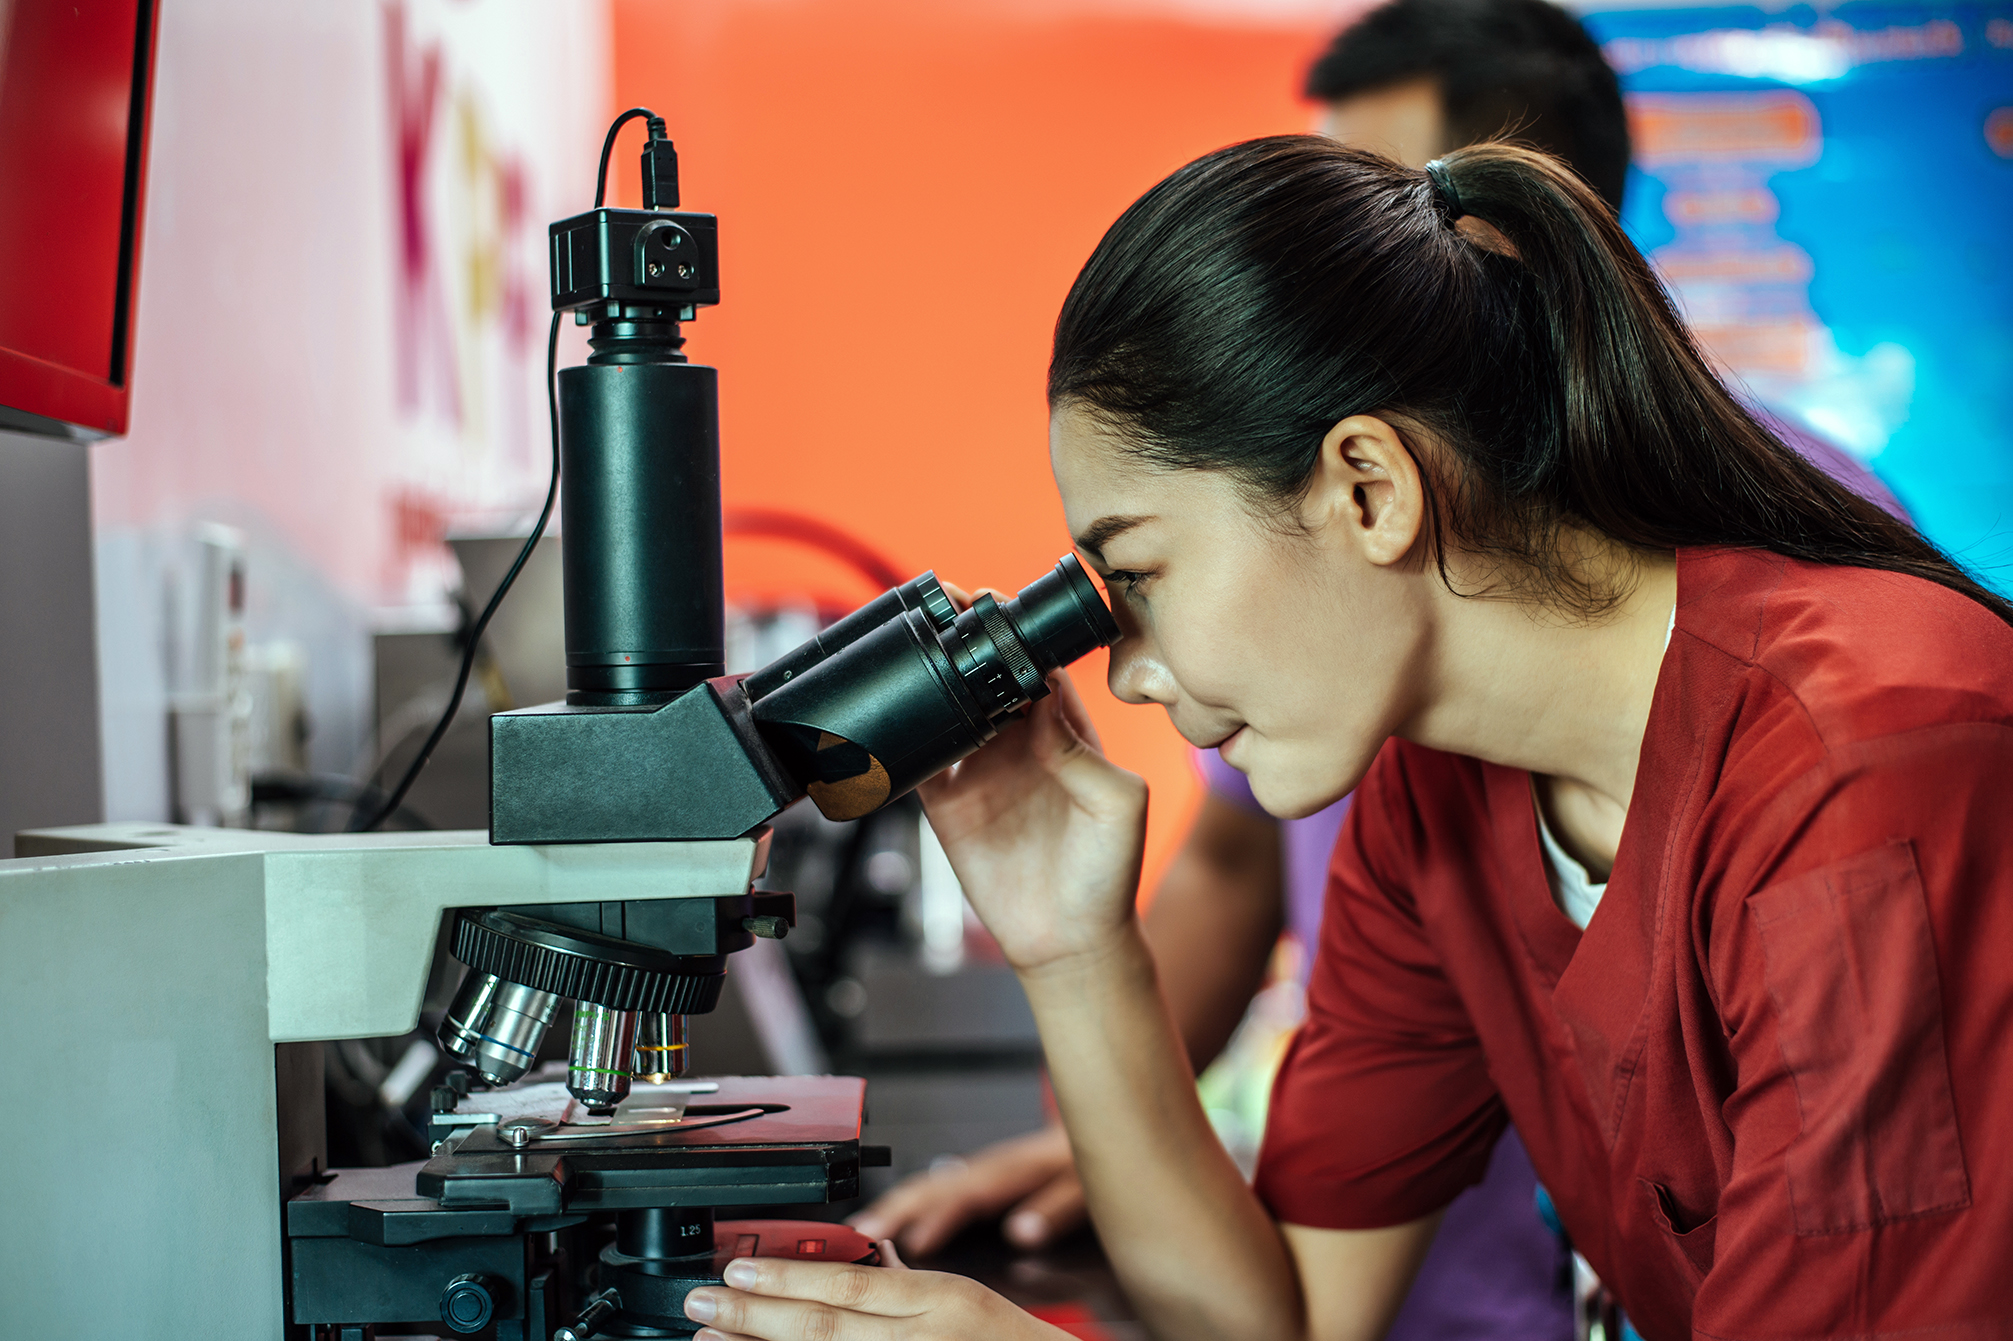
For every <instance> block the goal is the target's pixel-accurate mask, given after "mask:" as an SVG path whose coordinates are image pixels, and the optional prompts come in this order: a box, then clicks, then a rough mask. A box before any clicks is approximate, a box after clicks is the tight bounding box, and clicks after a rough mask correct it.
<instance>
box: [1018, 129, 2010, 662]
mask: <svg viewBox="0 0 2013 1341" xmlns="http://www.w3.org/2000/svg"><path fill="white" fill-rule="evenodd" d="M1438 167H1439V170H1440V171H1441V173H1442V175H1443V178H1444V180H1445V181H1446V182H1447V183H1448V185H1449V186H1451V187H1452V194H1453V195H1454V196H1457V197H1458V200H1459V206H1458V208H1459V210H1460V211H1462V212H1464V213H1465V214H1467V215H1469V216H1472V217H1474V218H1475V219H1479V220H1481V221H1483V222H1484V223H1486V224H1488V225H1490V226H1491V228H1490V229H1480V228H1475V227H1474V226H1473V225H1468V226H1465V227H1457V226H1456V223H1455V219H1454V217H1453V215H1454V213H1455V210H1454V208H1452V207H1451V201H1450V200H1449V196H1448V193H1447V192H1446V191H1442V190H1438V189H1436V187H1435V186H1434V184H1433V183H1432V181H1431V180H1430V179H1429V178H1428V177H1427V175H1426V174H1425V173H1422V172H1415V171H1412V170H1411V169H1408V168H1403V167H1399V166H1398V165H1396V164H1394V163H1391V162H1389V161H1388V160H1386V159H1382V158H1378V157H1376V156H1375V155H1372V154H1367V153H1363V152H1360V151H1358V150H1353V149H1349V148H1345V147H1343V146H1342V145H1339V144H1336V143H1335V142H1333V141H1331V140H1327V139H1323V138H1320V137H1316V136H1311V135H1287V136H1277V137H1273V138H1270V139H1263V140H1252V141H1250V142H1248V143H1245V144H1239V145H1233V146H1231V147H1230V148H1227V149H1222V150H1219V151H1217V152H1216V153H1213V154H1210V155H1208V156H1206V157H1204V158H1200V159H1197V160H1196V161H1195V162H1193V163H1190V164H1189V165H1188V166H1187V167H1184V168H1182V169H1181V170H1180V171H1178V172H1176V173H1175V174H1174V175H1173V176H1171V177H1169V178H1167V179H1166V180H1165V181H1163V182H1161V183H1160V184H1159V185H1158V186H1156V187H1154V188H1153V189H1152V190H1151V191H1148V192H1147V193H1146V194H1145V195H1144V196H1142V197H1141V198H1140V199H1139V200H1138V201H1137V202H1136V203H1135V204H1134V205H1133V206H1132V207H1131V208H1130V209H1128V210H1127V211H1126V212H1125V213H1124V214H1123V215H1122V216H1121V217H1120V218H1119V220H1118V222H1117V223H1115V224H1113V225H1112V227H1111V230H1110V231H1109V232H1107V233H1106V234H1105V236H1104V240H1103V241H1102V242H1100V243H1099V244H1098V247H1097V250H1096V251H1095V252H1094V253H1093V254H1092V255H1091V258H1090V260H1089V261H1088V262H1087V263H1086V264H1085V265H1084V268H1083V271H1082V273H1081V274H1079V275H1078V276H1077V279H1076V283H1075V284H1074V285H1073V286H1072V287H1071V289H1070V292H1069V297H1068V299H1067V300H1065V302H1064V303H1063V308H1062V315H1061V316H1060V318H1058V320H1057V322H1056V333H1055V353H1054V357H1053V359H1052V361H1051V363H1050V365H1049V384H1048V394H1049V402H1050V404H1051V405H1052V406H1055V407H1057V408H1062V407H1064V406H1076V407H1080V408H1082V409H1083V410H1085V411H1087V412H1089V413H1090V414H1091V415H1092V416H1093V417H1094V418H1095V419H1096V420H1098V421H1099V422H1101V423H1102V424H1103V425H1104V426H1105V427H1106V428H1107V429H1109V430H1111V431H1112V432H1113V433H1115V434H1116V435H1117V436H1118V437H1119V439H1120V440H1121V441H1123V442H1124V443H1125V444H1126V445H1127V447H1128V449H1129V450H1132V451H1134V452H1136V453H1138V454H1139V455H1140V456H1142V457H1143V458H1145V459H1146V460H1148V461H1150V462H1152V463H1154V464H1156V465H1159V466H1162V467H1167V468H1183V469H1203V470H1219V471H1224V472H1227V473H1228V474H1230V475H1231V476H1232V477H1233V478H1235V479H1236V480H1237V481H1238V482H1239V483H1240V484H1241V485H1243V486H1245V487H1246V488H1247V489H1248V490H1249V491H1250V492H1251V493H1252V494H1253V495H1254V499H1255V501H1257V502H1259V503H1262V504H1265V505H1268V506H1270V507H1271V508H1272V509H1273V510H1274V511H1275V512H1283V511H1285V510H1287V509H1288V508H1290V506H1291V504H1292V503H1293V502H1294V501H1296V500H1297V499H1298V498H1299V497H1300V496H1301V495H1302V494H1303V493H1304V491H1305V489H1306V487H1307V484H1308V481H1309V479H1310V478H1311V476H1312V472H1313V469H1314V466H1315V463H1316V461H1317V459H1318V456H1319V452H1320V446H1321V442H1322V439H1323V438H1324V436H1325V435H1326V434H1327V432H1328V430H1329V429H1330V428H1332V427H1333V426H1334V425H1335V424H1336V423H1337V422H1339V421H1340V420H1342V419H1345V418H1348V417H1349V416H1350V415H1354V414H1367V413H1375V414H1379V415H1382V416H1384V417H1386V418H1387V419H1389V420H1391V421H1392V423H1393V425H1394V427H1396V428H1397V429H1398V430H1399V432H1400V434H1401V435H1402V436H1404V437H1405V438H1406V446H1407V448H1408V450H1410V451H1411V452H1412V453H1413V456H1414V458H1415V459H1416V460H1417V461H1418V463H1419V466H1420V475H1421V478H1422V479H1423V480H1424V482H1425V485H1426V488H1427V492H1428V500H1427V501H1428V507H1427V525H1428V540H1429V543H1430V545H1431V547H1432V550H1431V552H1432V553H1433V555H1434V556H1435V558H1436V560H1437V562H1438V563H1439V566H1440V572H1441V575H1442V578H1443V580H1445V579H1447V576H1448V575H1447V557H1448V554H1449V553H1450V550H1452V549H1455V548H1458V549H1460V550H1462V551H1465V552H1468V553H1474V554H1480V555H1485V556H1489V557H1491V558H1493V559H1495V560H1497V561H1498V566H1499V570H1500V571H1501V573H1502V574H1503V575H1504V576H1505V577H1506V578H1507V585H1508V586H1509V587H1510V588H1511V589H1512V590H1519V589H1521V590H1529V589H1531V588H1535V589H1536V590H1537V592H1538V593H1539V594H1540V595H1542V596H1543V597H1544V598H1546V599H1548V600H1549V601H1551V602H1553V603H1554V604H1556V605H1558V606H1560V607H1561V608H1563V609H1565V610H1568V611H1571V612H1574V613H1577V614H1579V615H1582V616H1586V617H1593V616H1597V615H1600V614H1601V613H1603V612H1605V611H1606V610H1608V609H1609V608H1611V607H1612V606H1613V605H1614V604H1615V603H1616V602H1617V601H1619V600H1620V599H1621V598H1622V597H1623V596H1624V595H1625V594H1626V591H1627V586H1626V585H1621V586H1619V587H1618V586H1617V584H1616V583H1615V581H1614V580H1613V579H1612V578H1609V577H1606V576H1604V575H1601V574H1589V573H1588V572H1586V571H1584V570H1583V568H1582V566H1581V565H1580V564H1579V563H1577V562H1576V561H1575V557H1574V553H1573V547H1572V546H1570V545H1569V544H1566V543H1563V542H1564V541H1565V540H1566V538H1567V537H1566V534H1565V533H1566V532H1568V531H1570V530H1572V529H1576V528H1581V527H1591V528H1592V529H1594V530H1596V531H1598V532H1601V533H1602V534H1604V535H1607V536H1609V537H1611V538H1613V539H1614V540H1617V541H1620V542H1622V543H1623V544H1625V545H1628V546H1631V547H1634V548H1637V549H1640V550H1673V549H1676V548H1678V547H1679V546H1697V545H1730V546H1750V547H1755V548H1760V549H1767V550H1772V551H1774V552H1775V553H1778V554H1783V555H1787V556H1789V557H1792V558H1797V559H1808V560H1811V561H1814V562H1818V563H1828V564H1846V565H1853V566H1857V567H1863V568H1878V569H1884V570H1887V571H1889V572H1896V573H1906V574H1910V575H1913V576H1916V577H1922V578H1927V579H1928V580H1930V581H1932V582H1936V583H1940V584H1941V585H1943V586H1946V587H1949V588H1951V589H1952V590H1953V591H1958V592H1961V593H1963V594H1964V595H1966V596H1969V597H1970V598H1972V599H1973V600H1975V601H1978V602H1979V603H1980V604H1982V605H1984V606H1986V607H1987V608H1989V609H1990V610H1992V612H1993V613H1994V614H1996V615H1998V616H1999V617H2000V618H2001V619H2004V620H2006V621H2007V622H2008V623H2013V606H2010V605H2009V604H2008V603H2007V602H2006V601H2005V600H2003V599H2002V598H2000V597H1999V596H1997V595H1996V594H1994V593H1992V592H1990V591H1988V590H1986V589H1985V588H1984V587H1982V586H1981V585H1979V583H1978V582H1977V581H1976V580H1974V579H1973V578H1972V577H1971V576H1970V575H1969V574H1968V573H1966V572H1965V571H1964V570H1963V569H1962V568H1960V567H1959V566H1958V565H1957V564H1956V563H1954V562H1953V561H1952V560H1951V559H1949V558H1948V557H1947V556H1945V555H1944V554H1943V553H1942V552H1941V551H1940V550H1938V549H1937V548H1936V547H1935V546H1934V545H1932V544H1930V543H1929V542H1928V541H1927V540H1925V539H1924V538H1923V537H1922V536H1921V535H1920V534H1918V533H1917V532H1916V531H1915V529H1914V528H1913V527H1911V526H1909V525H1908V524H1906V523H1905V522H1902V521H1900V520H1898V519H1896V518H1895V517H1892V516H1890V515H1889V514H1888V513H1886V512H1885V511H1883V510H1881V508H1879V507H1878V506H1876V505H1875V504H1873V503H1871V502H1868V501H1866V500H1865V499H1862V498H1860V497H1859V496H1858V495H1857V494H1855V493H1853V492H1852V491H1851V490H1849V489H1847V488H1846V487H1845V486H1843V485H1841V484H1839V483H1838V482H1837V481H1835V480H1833V479H1832V478H1831V476H1829V475H1827V474H1826V473H1825V472H1824V471H1823V470H1821V469H1819V468H1818V467H1817V466H1815V465H1812V464H1811V463H1809V462H1808V461H1806V460H1805V459H1804V458H1803V457H1802V456H1801V455H1799V454H1798V453H1797V452H1795V451H1793V450H1792V449H1790V448H1789V447H1786V446H1784V445H1783V444H1782V443H1781V442H1780V441H1778V440H1777V439H1776V438H1775V437H1774V436H1773V435H1772V434H1770V433H1769V432H1768V431H1767V430H1766V429H1764V428H1762V427H1761V426H1760V425H1759V424H1758V423H1756V421H1755V419H1754V417H1753V416H1752V415H1750V414H1749V413H1748V412H1747V411H1746V410H1745V409H1744V408H1742V406H1741V405H1740V403H1739V402H1738V401H1736V400H1735V399H1734V397H1733V396H1731V395H1730V394H1729V393H1728V392H1727V390H1726V388H1725V387H1723V386H1722V385H1721V384H1720V382H1719V379H1718V378H1717V377H1716V376H1714V374H1713V372H1712V370H1711V369H1710V368H1709V367H1708V366H1707V364H1706V361H1705V360H1704V358H1703V357H1701V356H1700V354H1699V352H1698V349H1697V347H1696V346H1695V345H1694V344H1693V343H1692V339H1691V335H1690V333H1689V332H1688V331H1687V330H1686V329H1685V326H1684V323H1683V322H1682V321H1681V320H1679V318H1678V315H1677V313H1676V312H1675V310H1673V308H1672V306H1671V303H1670V299H1669V298H1668V297H1667V296H1666V295H1665V293H1664V290H1663V287H1662V286H1661V285H1660V284H1659V283H1658V282H1657V279H1656V277H1655V276H1654V275H1653V274H1652V273H1651V272H1650V269H1649V267H1648V265H1646V264H1645V263H1644V261H1643V259H1642V257H1641V256H1640V255H1639V254H1638V253H1637V252H1636V250H1635V248H1634V247H1633V246H1632V245H1631V244H1630V243H1629V241H1628V239H1627V237H1626V236H1624V235H1623V233H1622V231H1621V229H1620V227H1619V226H1618V225H1617V224H1616V222H1615V219H1614V216H1613V215H1612V214H1611V213H1610V212H1609V211H1608V210H1607V209H1606V208H1605V207H1604V206H1603V205H1602V204H1601V202H1600V200H1599V198H1598V197H1597V196H1595V195H1594V193H1593V192H1592V191H1591V190H1590V189H1589V188H1588V187H1587V185H1586V184H1585V183H1584V182H1582V181H1581V180H1580V179H1579V178H1578V177H1577V176H1575V175H1574V174H1573V173H1572V172H1571V171H1570V170H1569V169H1567V168H1566V167H1565V166H1564V165H1563V164H1561V163H1560V162H1558V161H1557V160H1556V159H1552V158H1548V157H1547V156H1545V155H1543V154H1540V153H1538V152H1536V151H1534V150H1531V149H1525V148H1521V147H1518V146H1515V145H1509V144H1483V145H1477V146H1474V147H1472V148H1468V149H1460V150H1456V151H1455V152H1453V153H1450V154H1448V155H1447V156H1446V157H1445V158H1444V159H1442V160H1440V163H1439V165H1438ZM1491 229H1492V230H1493V232H1492V231H1491ZM1505 244H1507V245H1505ZM1418 430H1423V431H1424V432H1423V440H1422V435H1421V434H1420V433H1419V432H1418ZM1436 446H1437V447H1439V448H1443V449H1444V450H1429V449H1430V448H1433V447H1436ZM1449 585H1450V587H1451V586H1452V582H1451V580H1449Z"/></svg>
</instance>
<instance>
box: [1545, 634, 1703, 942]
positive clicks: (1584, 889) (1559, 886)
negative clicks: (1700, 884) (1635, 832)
mask: <svg viewBox="0 0 2013 1341" xmlns="http://www.w3.org/2000/svg"><path fill="white" fill-rule="evenodd" d="M1676 632H1677V607H1676V606H1675V605H1673V606H1672V607H1671V618H1670V623H1669V625H1668V626H1666V627H1665V629H1664V651H1666V652H1668V651H1670V645H1671V636H1672V635H1673V634H1674V633H1676ZM1531 803H1532V808H1533V809H1535V810H1536V811H1537V812H1538V845H1539V846H1540V847H1541V848H1543V849H1544V854H1545V876H1546V878H1547V880H1548V881H1549V882H1550V884H1551V886H1552V902H1554V903H1556V904H1557V905H1558V906H1559V911H1560V912H1562V913H1564V914H1565V915H1566V918H1567V920H1568V921H1570V922H1571V923H1572V924H1573V925H1574V926H1576V927H1578V928H1579V929H1580V930H1581V931H1585V930H1586V929H1587V923H1589V922H1591V921H1593V920H1594V909H1595V908H1598V907H1599V906H1600V902H1601V895H1603V894H1605V893H1607V892H1608V882H1607V881H1605V880H1603V881H1601V882H1600V883H1598V884H1596V883H1595V882H1594V878H1593V876H1592V875H1590V874H1588V872H1587V868H1586V867H1584V866H1582V865H1581V864H1580V863H1579V862H1577V861H1574V860H1573V858H1572V855H1571V854H1570V853H1568V852H1567V851H1566V850H1565V849H1564V848H1563V847H1561V846H1559V840H1558V839H1557V838H1556V837H1554V836H1553V834H1552V826H1551V825H1550V824H1548V823H1547V822H1546V821H1545V808H1544V807H1543V806H1541V805H1538V804H1537V797H1536V795H1535V794H1533V795H1532V798H1531Z"/></svg>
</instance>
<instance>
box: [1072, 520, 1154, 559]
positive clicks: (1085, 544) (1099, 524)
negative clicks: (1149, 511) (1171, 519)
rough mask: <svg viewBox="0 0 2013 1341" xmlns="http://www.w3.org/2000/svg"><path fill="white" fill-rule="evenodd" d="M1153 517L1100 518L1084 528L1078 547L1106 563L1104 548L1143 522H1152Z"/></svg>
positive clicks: (1077, 542) (1077, 541)
mask: <svg viewBox="0 0 2013 1341" xmlns="http://www.w3.org/2000/svg"><path fill="white" fill-rule="evenodd" d="M1152 520H1153V518H1152V517H1150V516H1149V517H1099V518H1098V519H1097V520H1096V521H1094V522H1092V523H1091V524H1090V525H1088V526H1086V527H1084V528H1083V534H1081V535H1079V536H1078V537H1077V538H1076V547H1077V548H1078V549H1080V550H1082V551H1083V552H1084V553H1086V554H1088V555H1090V556H1091V557H1092V558H1093V559H1096V560H1097V561H1098V562H1099V563H1103V562H1104V547H1105V546H1106V545H1107V544H1109V543H1110V542H1111V541H1112V540H1113V538H1115V537H1117V536H1120V535H1123V534H1124V533H1125V532H1127V531H1130V530H1131V529H1132V528H1133V527H1135V526H1138V525H1139V524H1140V523H1142V522H1150V521H1152Z"/></svg>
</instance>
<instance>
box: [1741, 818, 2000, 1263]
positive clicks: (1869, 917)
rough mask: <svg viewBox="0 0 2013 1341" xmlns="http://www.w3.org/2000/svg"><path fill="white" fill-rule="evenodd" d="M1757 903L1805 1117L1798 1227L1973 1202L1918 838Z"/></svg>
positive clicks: (1834, 1225)
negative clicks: (1918, 864)
mask: <svg viewBox="0 0 2013 1341" xmlns="http://www.w3.org/2000/svg"><path fill="white" fill-rule="evenodd" d="M1747 906H1748V911H1749V913H1750V915H1751V916H1752V917H1753V918H1754V923H1755V926H1756V928H1757V929H1758V931H1759V933H1760V936H1761V943H1762V949H1763V959H1764V964H1765V969H1764V972H1765V974H1766V976H1767V983H1768V992H1769V996H1770V998H1771V999H1772V1001H1773V1003H1774V1006H1775V1011H1776V1018H1777V1024H1778V1029H1779V1032H1780V1038H1781V1046H1782V1057H1783V1063H1784V1065H1785V1066H1786V1067H1787V1069H1788V1071H1789V1074H1790V1077H1791V1079H1792V1080H1793V1081H1794V1083H1795V1086H1796V1099H1797V1108H1798V1112H1799V1115H1800V1118H1801V1130H1800V1133H1799V1135H1798V1136H1797V1139H1796V1140H1795V1141H1794V1142H1792V1143H1791V1145H1790V1147H1789V1150H1788V1153H1787V1155H1786V1157H1785V1164H1786V1171H1787V1175H1788V1180H1789V1196H1790V1202H1791V1205H1792V1207H1793V1209H1794V1211H1795V1223H1796V1232H1797V1233H1798V1234H1799V1235H1812V1234H1836V1233H1844V1232H1847V1231H1850V1230H1857V1229H1865V1228H1868V1227H1870V1226H1873V1225H1878V1224H1883V1223H1885V1222H1887V1221H1890V1220H1896V1219H1900V1218H1902V1217H1905V1216H1913V1215H1926V1214H1930V1213H1933V1212H1939V1211H1954V1210H1960V1209H1962V1208H1963V1207H1965V1206H1968V1205H1969V1204H1970V1202H1971V1184H1970V1179H1969V1178H1968V1176H1967V1175H1966V1172H1965V1167H1964V1150H1963V1147H1962V1145H1961V1144H1960V1142H1959V1139H1958V1131H1957V1108H1956V1104H1955V1102H1954V1101H1953V1099H1952V1098H1951V1092H1950V1063H1949V1058H1948V1056H1947V1055H1946V1052H1945V1048H1944V1040H1943V994H1942V988H1941V983H1940V981H1939V979H1938V976H1937V971H1936V947H1935V945H1934V943H1933V942H1932V941H1931V939H1930V935H1929V910H1928V905H1927V903H1926V901H1925V900H1924V898H1923V894H1922V880H1921V877H1920V875H1919V874H1918V873H1917V871H1916V867H1915V854H1914V851H1913V849H1911V848H1910V847H1909V845H1908V844H1906V843H1893V844H1890V845H1888V846H1886V847H1882V848H1876V849H1875V850H1873V851H1871V852H1863V853H1861V854H1859V855H1858V856H1854V857H1848V858H1846V859H1845V860H1843V861H1839V862H1835V863H1833V864H1832V865H1830V866H1826V867H1823V868H1821V869H1819V870H1816V871H1812V872H1810V873H1809V874H1807V875H1803V876H1799V877H1797V878H1796V879H1794V880H1791V881H1788V882H1786V883H1784V884H1781V885H1777V886H1774V887H1773V888H1770V889H1766V890H1763V891H1761V892H1760V893H1757V894H1754V895H1752V896H1750V897H1749V899H1748V901H1747Z"/></svg>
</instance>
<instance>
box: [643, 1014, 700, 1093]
mask: <svg viewBox="0 0 2013 1341" xmlns="http://www.w3.org/2000/svg"><path fill="white" fill-rule="evenodd" d="M685 1025H686V1017H685V1016H683V1015H675V1014H672V1013H671V1012H670V1011H660V1010H647V1011H644V1012H643V1013H642V1016H641V1018H640V1020H639V1021H638V1023H637V1027H636V1078H637V1079H638V1080H647V1081H649V1082H650V1083H651V1084H655V1085H661V1084H663V1083H664V1082H665V1081H667V1080H676V1079H677V1078H678V1077H679V1076H682V1075H684V1074H685V1073H686V1072H687V1071H689V1070H690V1069H691V1065H692V1050H691V1048H690V1047H689V1046H687V1042H686V1037H685Z"/></svg>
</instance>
